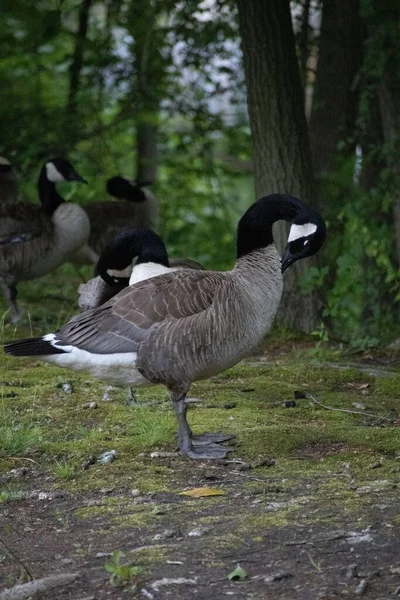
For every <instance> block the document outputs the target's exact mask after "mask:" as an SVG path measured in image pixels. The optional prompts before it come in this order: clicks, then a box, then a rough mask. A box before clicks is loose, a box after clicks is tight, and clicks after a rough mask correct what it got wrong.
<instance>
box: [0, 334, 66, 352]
mask: <svg viewBox="0 0 400 600" xmlns="http://www.w3.org/2000/svg"><path fill="white" fill-rule="evenodd" d="M4 352H5V353H6V354H11V355H12V356H46V355H47V356H48V355H49V354H64V350H61V349H60V348H56V347H55V346H53V345H52V344H51V343H50V342H49V341H47V340H44V339H43V338H42V337H36V338H29V339H26V340H17V341H16V342H7V343H6V344H4Z"/></svg>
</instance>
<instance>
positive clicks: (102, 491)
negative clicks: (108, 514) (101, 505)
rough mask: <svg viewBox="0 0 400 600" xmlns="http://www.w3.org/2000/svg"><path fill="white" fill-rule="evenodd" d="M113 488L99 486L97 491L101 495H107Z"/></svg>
mask: <svg viewBox="0 0 400 600" xmlns="http://www.w3.org/2000/svg"><path fill="white" fill-rule="evenodd" d="M114 490H115V488H100V490H99V492H100V494H102V495H103V496H108V495H109V494H112V493H113V491H114Z"/></svg>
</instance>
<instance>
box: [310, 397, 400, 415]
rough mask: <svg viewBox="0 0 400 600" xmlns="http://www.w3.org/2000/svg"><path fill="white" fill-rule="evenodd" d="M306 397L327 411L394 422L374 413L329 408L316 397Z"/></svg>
mask: <svg viewBox="0 0 400 600" xmlns="http://www.w3.org/2000/svg"><path fill="white" fill-rule="evenodd" d="M305 396H306V398H307V399H308V400H311V401H312V402H314V404H318V406H321V407H322V408H325V410H336V411H338V412H344V413H350V414H351V415H362V416H364V417H373V418H374V419H378V420H381V421H392V419H388V418H387V417H380V416H379V415H374V414H373V413H367V412H364V411H362V410H351V409H350V408H336V407H335V406H327V405H326V404H322V402H320V401H319V400H317V399H316V398H314V396H312V395H311V394H305Z"/></svg>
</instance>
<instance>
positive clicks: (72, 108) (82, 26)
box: [67, 0, 92, 115]
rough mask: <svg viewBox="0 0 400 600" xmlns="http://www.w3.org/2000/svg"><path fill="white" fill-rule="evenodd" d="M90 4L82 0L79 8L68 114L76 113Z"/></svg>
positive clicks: (88, 1) (90, 1) (87, 0)
mask: <svg viewBox="0 0 400 600" xmlns="http://www.w3.org/2000/svg"><path fill="white" fill-rule="evenodd" d="M91 4H92V0H83V2H82V4H81V6H80V8H79V24H78V31H77V33H76V39H75V51H74V57H73V59H72V63H71V67H70V71H69V72H70V78H69V90H68V102H67V111H68V113H69V115H71V113H72V114H75V113H76V95H77V92H78V90H79V85H80V78H81V73H82V67H83V51H84V47H85V43H86V35H87V30H88V24H89V15H90V7H91Z"/></svg>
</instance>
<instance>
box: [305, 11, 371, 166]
mask: <svg viewBox="0 0 400 600" xmlns="http://www.w3.org/2000/svg"><path fill="white" fill-rule="evenodd" d="M363 31H364V28H363V24H362V21H361V18H360V16H359V0H324V3H323V10H322V23H321V34H320V44H319V57H318V66H317V75H316V80H315V86H314V95H313V104H312V112H311V119H310V142H311V152H312V158H313V165H314V172H315V174H316V175H321V174H323V173H326V172H328V171H330V170H331V169H332V168H334V166H335V157H336V153H337V148H338V143H339V142H340V141H342V140H345V141H347V138H348V134H349V132H351V133H352V132H353V131H354V124H355V119H356V114H357V93H356V87H357V86H356V85H355V78H356V75H357V73H358V71H359V69H360V66H361V59H362V42H363Z"/></svg>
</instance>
